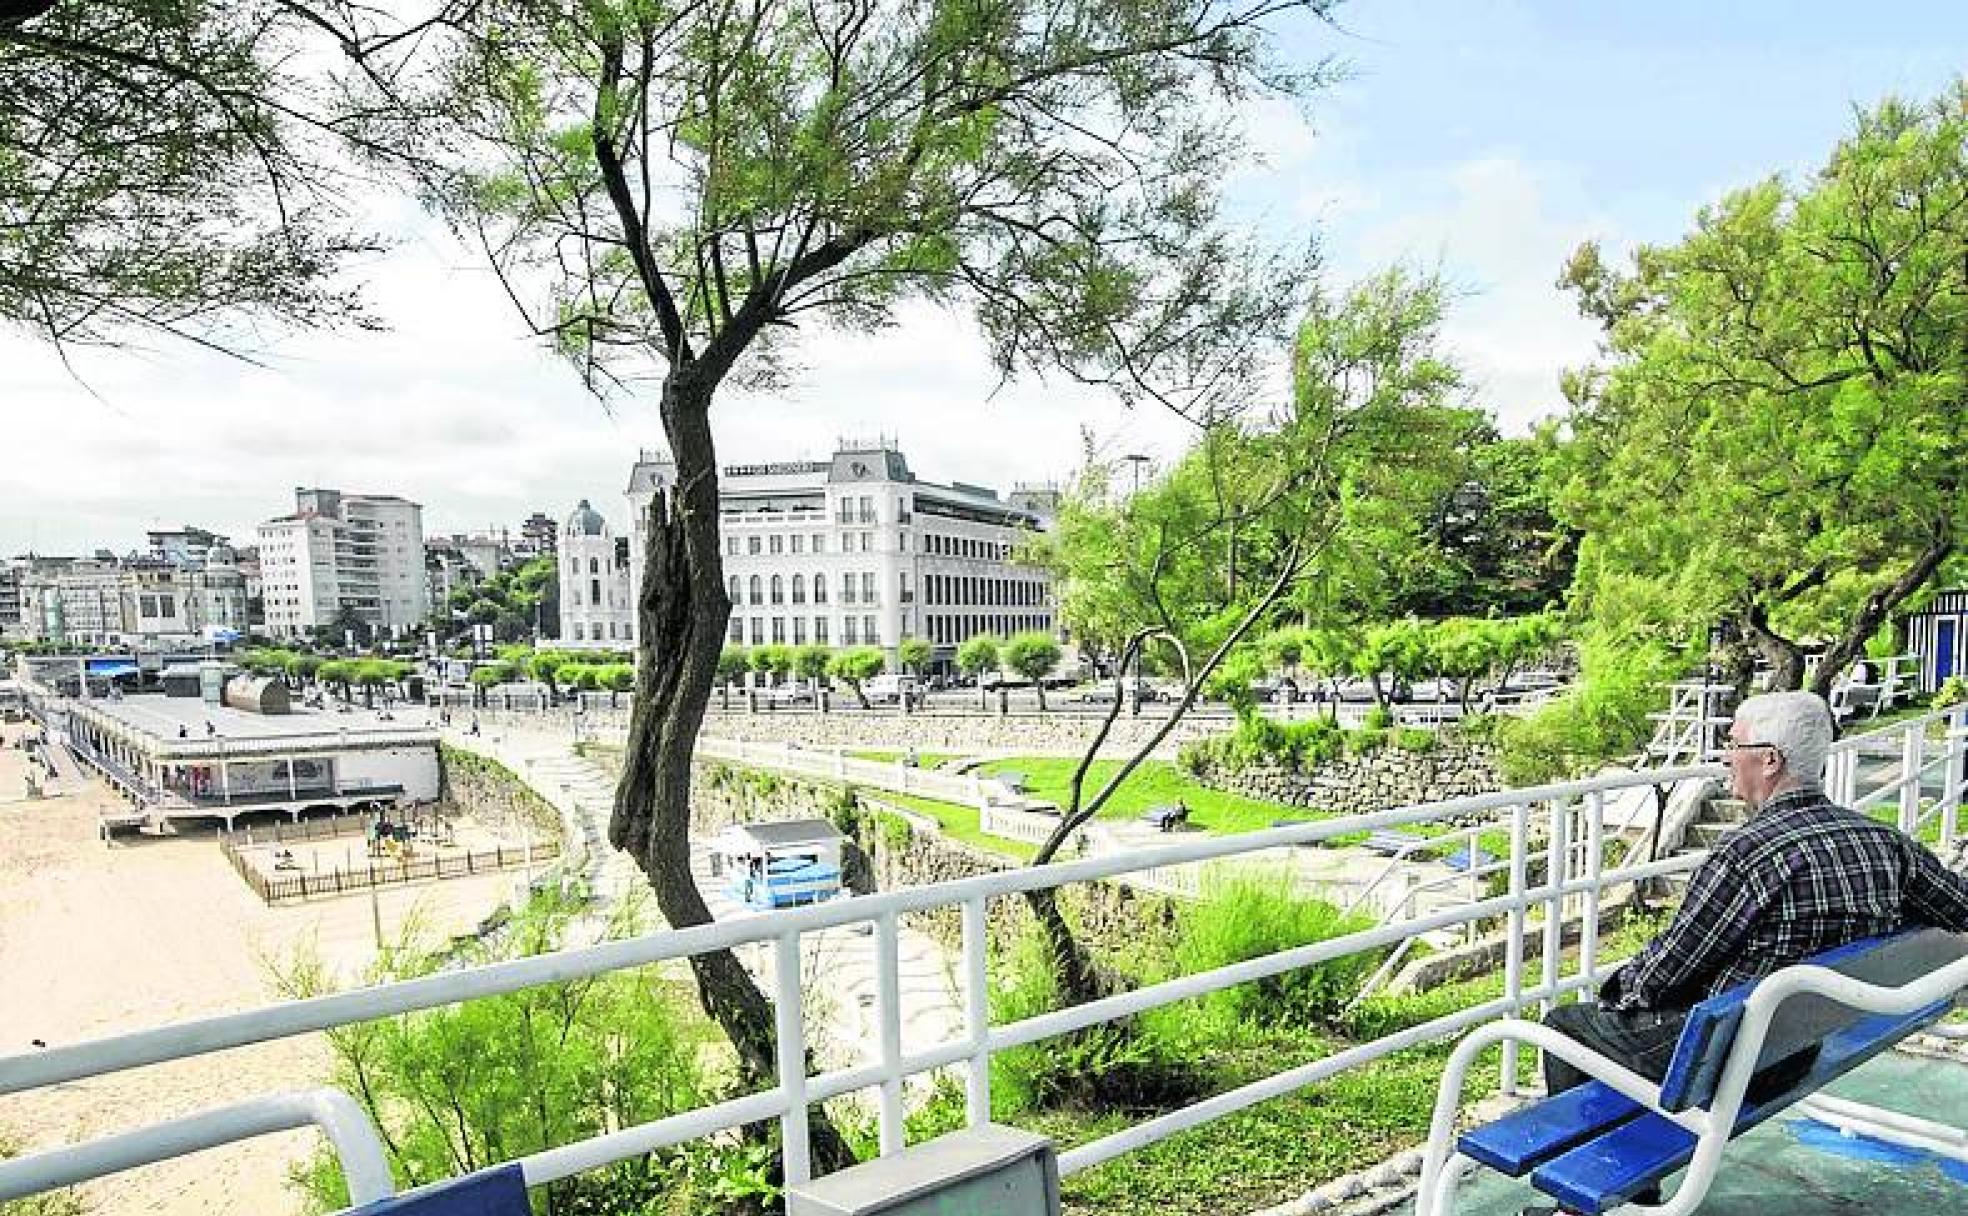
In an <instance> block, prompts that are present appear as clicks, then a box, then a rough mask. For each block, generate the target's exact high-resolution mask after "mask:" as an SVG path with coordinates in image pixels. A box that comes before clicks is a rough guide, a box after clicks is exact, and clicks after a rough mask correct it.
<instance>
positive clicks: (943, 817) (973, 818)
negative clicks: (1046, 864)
mask: <svg viewBox="0 0 1968 1216" xmlns="http://www.w3.org/2000/svg"><path fill="white" fill-rule="evenodd" d="M862 797H863V798H864V799H866V800H868V801H871V802H888V803H893V804H894V805H896V806H899V807H904V808H906V809H908V810H911V811H914V812H915V813H916V814H918V815H923V816H926V817H928V818H930V819H934V820H935V821H936V824H937V826H938V827H939V828H941V829H942V830H943V834H944V835H945V836H948V837H950V838H951V839H952V840H960V841H962V842H963V843H964V844H967V845H969V846H970V847H972V848H974V849H980V850H982V851H984V852H986V853H996V854H998V855H1000V856H1002V857H1008V858H1010V859H1011V860H1013V861H1017V862H1027V861H1030V860H1032V856H1033V854H1035V853H1037V852H1038V849H1037V848H1035V847H1034V846H1032V845H1029V844H1025V843H1023V842H1022V841H1017V840H1005V839H1002V838H1001V837H997V836H987V835H985V834H984V832H983V831H982V830H981V829H979V827H978V826H977V820H978V816H977V808H976V807H974V806H962V805H959V804H958V803H954V802H938V801H937V800H936V799H934V798H918V797H917V796H916V795H914V794H894V793H890V792H889V791H887V790H868V791H865V792H864V793H863V794H862Z"/></svg>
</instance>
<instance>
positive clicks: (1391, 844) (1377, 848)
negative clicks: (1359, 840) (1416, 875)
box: [1363, 828, 1428, 857]
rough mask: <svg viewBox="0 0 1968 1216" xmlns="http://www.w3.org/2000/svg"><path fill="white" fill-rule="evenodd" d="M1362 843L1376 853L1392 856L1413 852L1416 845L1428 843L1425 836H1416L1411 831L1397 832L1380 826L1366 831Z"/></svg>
mask: <svg viewBox="0 0 1968 1216" xmlns="http://www.w3.org/2000/svg"><path fill="white" fill-rule="evenodd" d="M1363 843H1364V844H1365V846H1366V847H1367V848H1369V849H1371V850H1373V851H1374V852H1376V853H1384V854H1386V855H1387V856H1389V857H1392V856H1394V855H1395V854H1398V853H1403V852H1406V853H1412V852H1414V850H1415V848H1416V846H1418V845H1423V844H1426V843H1428V838H1427V837H1426V836H1417V835H1415V834H1414V833H1413V832H1397V831H1392V830H1390V829H1388V828H1380V829H1378V830H1375V831H1372V832H1368V833H1367V838H1366V840H1365V841H1364V842H1363Z"/></svg>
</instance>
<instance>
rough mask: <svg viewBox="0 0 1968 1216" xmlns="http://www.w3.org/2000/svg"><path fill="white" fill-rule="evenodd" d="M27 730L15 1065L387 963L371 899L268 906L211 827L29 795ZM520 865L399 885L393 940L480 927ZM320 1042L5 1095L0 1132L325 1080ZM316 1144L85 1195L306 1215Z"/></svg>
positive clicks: (208, 1213) (114, 1124) (10, 973)
mask: <svg viewBox="0 0 1968 1216" xmlns="http://www.w3.org/2000/svg"><path fill="white" fill-rule="evenodd" d="M20 732H21V728H20V727H6V728H0V738H4V740H5V743H6V746H5V747H4V748H0V1055H12V1054H15V1053H19V1052H27V1051H34V1050H38V1048H37V1047H36V1046H35V1043H34V1040H37V1039H38V1040H40V1041H41V1042H42V1043H45V1044H47V1045H48V1046H56V1045H60V1044H64V1043H73V1042H77V1041H80V1040H85V1039H91V1038H97V1037H101V1036H104V1035H109V1034H116V1033H120V1032H124V1031H131V1030H140V1029H144V1028H147V1027H151V1026H156V1025H159V1024H162V1023H165V1022H172V1021H179V1020H183V1019H187V1018H195V1017H201V1016H206V1015H210V1014H216V1013H224V1012H232V1011H237V1010H241V1009H249V1008H253V1007H256V1006H259V1005H262V1004H266V1003H269V1002H271V1001H273V1000H276V999H278V995H279V994H278V991H277V989H276V988H275V986H274V982H273V971H274V969H275V967H276V966H277V965H279V964H282V963H284V962H285V961H287V960H291V959H292V958H294V957H295V955H296V953H297V952H298V951H300V950H303V949H312V950H313V951H314V952H315V953H316V954H317V955H318V956H319V957H320V958H321V959H322V960H323V961H324V962H325V963H327V964H328V965H329V966H330V967H332V968H334V969H335V970H336V972H337V973H338V974H341V975H344V976H348V977H351V978H352V977H355V976H357V975H359V974H360V973H361V971H362V970H363V968H364V967H366V966H367V965H368V963H369V962H370V960H371V959H372V958H373V957H374V952H375V943H374V927H373V923H372V915H373V914H372V911H371V904H370V899H369V896H368V895H367V894H363V895H355V896H349V897H346V898H341V899H331V900H314V901H310V902H308V903H304V904H293V905H283V906H281V907H277V908H269V907H267V906H265V905H264V904H262V903H261V902H260V901H259V899H258V897H256V896H255V895H254V894H253V893H252V892H251V891H250V890H248V889H247V887H246V884H245V883H243V882H241V881H240V879H239V877H238V876H237V875H236V874H234V873H233V872H232V870H231V867H230V866H228V865H227V864H226V861H225V859H224V857H223V856H221V855H220V852H219V848H218V845H217V843H216V841H215V840H213V839H212V837H211V835H210V833H209V832H206V831H199V830H196V829H193V830H191V831H189V832H188V833H187V834H185V835H180V836H176V837H148V836H145V837H132V836H130V835H129V834H127V833H126V834H122V835H120V836H119V837H118V838H117V839H116V841H115V842H114V843H113V844H111V845H108V846H105V845H104V844H103V843H102V842H101V841H100V840H99V839H98V838H97V834H96V822H95V821H96V814H97V808H98V806H99V805H107V804H110V803H111V802H112V801H113V800H112V799H111V796H110V795H109V794H108V793H107V792H105V791H103V790H101V789H99V788H94V787H92V788H90V789H89V790H87V791H85V792H82V793H79V794H70V795H68V796H65V797H59V798H48V799H42V800H38V801H26V800H24V799H23V798H22V797H21V795H22V791H23V789H24V777H25V774H26V770H27V763H26V757H25V754H24V753H23V752H21V751H20V750H19V749H17V748H15V747H14V746H13V741H14V739H15V738H17V737H18V735H19V734H20ZM516 880H517V874H516V872H515V871H507V872H505V873H501V874H487V875H477V876H474V877H469V878H459V879H450V880H446V881H444V882H442V883H419V884H411V885H409V886H396V887H385V888H383V889H381V890H380V891H379V892H378V893H377V894H378V903H377V907H378V909H379V911H380V913H381V921H382V927H383V932H384V935H385V937H386V938H387V937H392V936H394V935H395V934H397V933H398V932H399V931H400V929H401V927H402V926H403V925H404V924H405V923H406V921H407V920H409V919H410V918H413V917H415V918H421V919H422V920H423V921H424V923H425V924H426V925H427V926H428V928H429V930H430V931H431V932H433V933H437V934H447V935H448V934H452V933H459V932H463V931H465V930H467V929H469V928H470V927H471V926H472V925H474V924H476V923H477V922H478V921H479V920H480V919H481V918H482V917H483V916H484V915H485V914H486V913H487V912H489V911H490V910H491V909H492V908H493V907H494V906H496V905H497V904H498V903H499V902H500V901H501V900H502V899H504V898H505V896H506V894H507V893H508V892H509V891H510V890H511V889H512V886H513V884H514V882H515V881H516ZM327 1072H328V1057H327V1049H326V1046H325V1044H323V1043H322V1042H321V1041H320V1039H319V1038H318V1037H316V1036H309V1037H306V1038H301V1039H290V1040H286V1041H282V1042H275V1043H265V1044H259V1045H256V1046H253V1047H247V1048H240V1049H236V1050H233V1051H227V1052H221V1053H218V1054H214V1055H208V1056H204V1057H200V1058H197V1059H191V1060H182V1061H176V1062H173V1063H170V1064H165V1065H158V1066H155V1067H151V1068H145V1069H138V1070H135V1071H132V1072H127V1073H122V1074H117V1075H113V1076H108V1077H98V1078H90V1079H86V1080H83V1081H78V1082H75V1083H72V1084H68V1085H62V1086H56V1087H53V1088H50V1089H46V1090H38V1091H34V1092H30V1093H26V1094H14V1095H8V1096H4V1097H0V1133H4V1134H5V1135H6V1136H7V1137H8V1138H9V1139H12V1140H14V1141H17V1142H19V1143H21V1144H22V1145H24V1146H25V1147H29V1148H32V1147H41V1146H47V1145H52V1144H57V1143H62V1142H72V1141H76V1140H81V1139H84V1138H88V1137H92V1136H98V1135H105V1134H109V1133H111V1132H115V1131H120V1130H125V1129H129V1128H133V1127H138V1126H141V1125H144V1124H147V1123H152V1122H156V1121H158V1120H160V1119H167V1118H171V1117H174V1116H177V1115H183V1114H189V1113H192V1112H195V1111H198V1110H203V1109H206V1108H209V1107H213V1106H219V1105H223V1104H225V1103H227V1102H232V1101H238V1100H240V1099H243V1098H247V1097H251V1096H254V1095H256V1094H262V1093H268V1092H274V1091H279V1090H284V1089H304V1088H309V1087H312V1086H315V1085H319V1084H322V1083H324V1082H325V1080H326V1078H327ZM317 1139H318V1137H317V1135H316V1134H315V1133H313V1132H295V1133H287V1134H284V1135H280V1136H273V1137H266V1138H263V1139H259V1140H255V1141H250V1142H247V1143H246V1144H243V1145H239V1146H234V1147H230V1148H224V1149H216V1150H212V1151H208V1152H204V1153H199V1154H195V1155H193V1156H190V1157H185V1158H180V1159H178V1160H175V1161H170V1162H165V1163H162V1164H159V1165H155V1166H150V1167H146V1168H144V1169H140V1170H134V1171H131V1172H129V1173H126V1174H121V1175H117V1176H114V1177H111V1178H106V1179H102V1180H99V1181H97V1182H94V1183H91V1184H89V1185H88V1186H86V1187H84V1188H83V1191H82V1198H83V1200H84V1202H85V1203H86V1204H87V1207H88V1210H89V1211H90V1212H92V1213H97V1212H100V1213H117V1214H118V1216H122V1214H124V1213H143V1214H155V1216H193V1214H198V1216H248V1214H251V1216H286V1214H288V1213H293V1212H297V1211H299V1210H300V1204H299V1201H298V1199H297V1198H296V1197H295V1195H294V1194H293V1193H292V1192H291V1191H290V1190H289V1189H288V1187H287V1184H286V1176H287V1172H288V1170H289V1168H290V1167H291V1166H292V1165H293V1164H294V1163H295V1162H297V1161H299V1160H301V1159H303V1158H304V1157H305V1156H306V1155H307V1154H308V1153H309V1152H310V1151H311V1148H312V1146H313V1144H314V1143H316V1141H317Z"/></svg>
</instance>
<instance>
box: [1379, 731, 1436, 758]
mask: <svg viewBox="0 0 1968 1216" xmlns="http://www.w3.org/2000/svg"><path fill="white" fill-rule="evenodd" d="M1391 741H1392V742H1393V744H1394V746H1395V747H1397V748H1399V749H1401V750H1402V751H1404V752H1413V753H1414V754H1416V755H1418V756H1425V755H1427V754H1429V753H1430V752H1432V751H1434V750H1435V748H1436V747H1437V746H1438V745H1439V744H1440V742H1441V740H1439V739H1437V738H1436V737H1435V732H1434V731H1432V730H1424V729H1422V728H1421V727H1419V726H1400V727H1396V728H1395V729H1394V733H1393V736H1392V740H1391Z"/></svg>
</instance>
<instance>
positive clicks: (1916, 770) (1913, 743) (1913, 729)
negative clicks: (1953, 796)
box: [1900, 722, 1927, 835]
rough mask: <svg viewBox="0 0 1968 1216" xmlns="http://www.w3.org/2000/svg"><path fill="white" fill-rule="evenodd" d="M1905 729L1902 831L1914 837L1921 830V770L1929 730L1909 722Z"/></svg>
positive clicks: (1901, 805) (1901, 790)
mask: <svg viewBox="0 0 1968 1216" xmlns="http://www.w3.org/2000/svg"><path fill="white" fill-rule="evenodd" d="M1905 729H1906V743H1905V746H1904V748H1903V749H1902V750H1901V753H1900V781H1901V785H1900V830H1901V831H1902V832H1905V833H1907V834H1908V835H1912V834H1914V833H1916V832H1918V831H1919V830H1920V769H1921V761H1922V759H1923V756H1924V747H1925V744H1926V742H1927V728H1926V727H1925V726H1924V725H1922V724H1920V723H1919V722H1909V723H1907V725H1906V728H1905Z"/></svg>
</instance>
